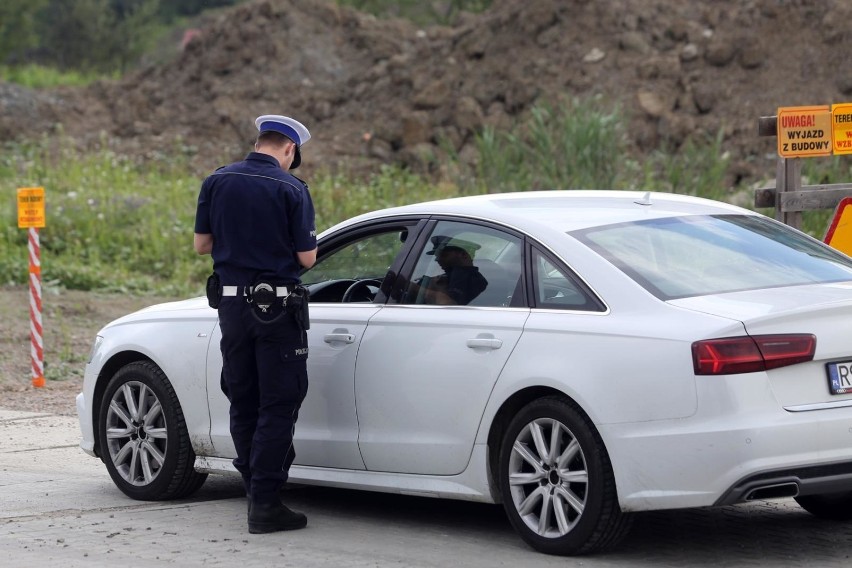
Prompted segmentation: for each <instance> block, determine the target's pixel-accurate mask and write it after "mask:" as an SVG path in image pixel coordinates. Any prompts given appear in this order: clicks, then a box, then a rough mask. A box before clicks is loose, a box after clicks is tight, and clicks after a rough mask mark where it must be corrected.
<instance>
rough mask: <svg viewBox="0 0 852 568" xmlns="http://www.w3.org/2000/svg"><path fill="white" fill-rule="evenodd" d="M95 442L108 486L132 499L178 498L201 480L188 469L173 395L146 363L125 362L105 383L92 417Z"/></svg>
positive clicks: (190, 462) (191, 461) (191, 456)
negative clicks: (95, 418)
mask: <svg viewBox="0 0 852 568" xmlns="http://www.w3.org/2000/svg"><path fill="white" fill-rule="evenodd" d="M98 441H99V445H100V455H101V459H102V460H103V461H104V463H105V464H106V466H107V471H109V475H110V477H112V480H113V482H114V483H115V484H116V486H118V488H119V489H121V491H122V492H124V493H125V494H126V495H127V496H128V497H132V498H133V499H139V500H145V501H159V500H165V499H179V498H181V497H185V496H187V495H189V494H191V493H193V492H194V491H196V490H197V489H198V488H199V487H201V485H202V484H203V483H204V480H205V479H206V478H207V474H201V473H198V472H196V471H195V469H194V465H195V452H193V451H192V445H191V444H190V441H189V434H188V433H187V430H186V423H185V421H184V417H183V412H182V411H181V407H180V403H179V402H178V398H177V395H176V394H175V391H174V389H173V388H172V385H171V384H170V383H169V381H168V379H167V378H166V375H165V374H164V373H163V371H162V370H160V368H159V367H157V366H156V365H154V364H153V363H151V362H147V361H139V362H136V363H130V364H128V365H126V366H124V367H122V368H121V369H120V370H119V371H118V372H117V373H116V374H115V375H114V376H113V378H112V379H111V380H110V382H109V384H108V385H107V388H106V391H105V392H104V396H103V398H102V399H101V407H100V412H99V414H98Z"/></svg>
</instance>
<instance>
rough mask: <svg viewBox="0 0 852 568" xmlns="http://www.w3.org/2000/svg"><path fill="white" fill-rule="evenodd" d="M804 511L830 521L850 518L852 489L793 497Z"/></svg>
mask: <svg viewBox="0 0 852 568" xmlns="http://www.w3.org/2000/svg"><path fill="white" fill-rule="evenodd" d="M795 499H796V503H798V504H799V506H801V507H802V509H804V510H805V511H807V512H808V513H810V514H811V515H813V516H815V517H819V518H820V519H828V520H830V521H849V520H852V491H845V492H842V493H826V494H824V495H806V496H804V497H795Z"/></svg>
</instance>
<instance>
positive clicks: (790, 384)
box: [669, 283, 852, 411]
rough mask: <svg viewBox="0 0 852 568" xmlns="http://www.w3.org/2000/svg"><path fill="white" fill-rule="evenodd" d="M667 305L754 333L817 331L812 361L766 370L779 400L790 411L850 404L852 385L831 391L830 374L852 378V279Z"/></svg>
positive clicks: (809, 332)
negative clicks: (735, 323)
mask: <svg viewBox="0 0 852 568" xmlns="http://www.w3.org/2000/svg"><path fill="white" fill-rule="evenodd" d="M669 303H670V304H672V305H674V306H678V307H681V308H686V309H690V310H694V311H699V312H703V313H708V314H714V315H718V316H722V317H728V318H731V319H736V320H739V321H741V322H742V323H743V326H744V327H745V329H746V332H747V333H748V334H749V335H752V336H757V335H773V334H813V335H814V336H816V338H817V343H816V353H815V355H814V359H813V361H809V362H806V363H799V364H795V365H791V366H788V367H782V368H779V369H773V370H770V371H767V372H766V375H767V377H768V378H769V381H770V384H771V387H772V391H773V393H774V394H775V396H776V398H777V400H778V402H779V403H780V404H781V406H783V407H784V408H786V409H787V410H791V411H799V410H815V409H819V408H825V407H831V406H835V405H838V404H843V405H845V404H847V403H849V404H852V388H850V389H849V392H845V393H843V392H840V393H838V394H832V392H831V389H830V383H831V380H830V376H829V374H830V373H831V372H834V373H835V380H836V381H840V382H841V383H844V382H845V381H849V382H852V372H850V370H852V333H850V331H852V283H834V284H819V285H808V286H791V287H783V288H772V289H762V290H751V291H745V292H732V293H726V294H718V295H712V296H698V297H693V298H681V299H677V300H671V301H669ZM844 363H846V365H844ZM832 369H833V370H832ZM841 386H844V385H843V384H841ZM845 386H852V384H845Z"/></svg>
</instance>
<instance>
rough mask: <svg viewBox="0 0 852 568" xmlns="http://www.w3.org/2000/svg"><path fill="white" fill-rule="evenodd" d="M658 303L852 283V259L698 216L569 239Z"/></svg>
mask: <svg viewBox="0 0 852 568" xmlns="http://www.w3.org/2000/svg"><path fill="white" fill-rule="evenodd" d="M571 234H572V235H573V236H575V237H576V238H578V239H579V240H580V241H581V242H583V243H585V244H586V245H587V246H589V247H590V248H592V249H593V250H595V251H596V252H597V253H598V254H600V255H601V256H603V257H604V258H606V259H607V260H609V261H610V262H612V263H613V264H614V265H615V266H617V267H618V268H619V269H621V270H622V271H623V272H624V273H625V274H627V275H628V276H630V277H631V278H633V279H634V280H635V281H636V282H637V283H639V284H640V285H642V286H643V287H645V288H646V289H647V290H648V291H649V292H651V293H652V294H654V295H655V296H657V297H658V298H661V299H664V300H669V299H676V298H685V297H690V296H701V295H706V294H720V293H724V292H734V291H741V290H756V289H760V288H772V287H779V286H795V285H801V284H813V283H824V282H841V281H847V280H852V260H850V259H849V258H848V257H846V256H844V255H842V254H840V253H838V252H837V251H835V250H833V249H831V248H830V247H828V246H826V245H823V244H822V243H820V242H818V241H816V240H814V239H811V238H809V237H807V236H805V235H803V234H801V233H799V232H797V231H794V230H792V229H790V228H789V227H787V226H785V225H783V224H781V223H776V222H774V221H772V220H770V219H764V218H761V217H756V216H751V215H712V216H704V215H693V216H686V217H674V218H664V219H651V220H647V221H639V222H635V223H620V224H616V225H609V226H605V227H595V228H592V229H585V230H582V231H575V232H572V233H571Z"/></svg>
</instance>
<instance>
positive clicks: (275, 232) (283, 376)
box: [194, 115, 317, 533]
mask: <svg viewBox="0 0 852 568" xmlns="http://www.w3.org/2000/svg"><path fill="white" fill-rule="evenodd" d="M255 125H256V126H257V128H258V131H259V132H258V136H257V141H256V143H255V151H254V152H251V153H249V154H248V156H247V157H246V158H245V160H243V161H241V162H236V163H234V164H231V165H229V166H225V167H222V168H219V169H218V170H216V171H215V172H214V173H213V174H211V175H210V176H209V177H208V178H207V179H205V180H204V182H203V184H202V186H201V192H200V194H199V196H198V208H197V212H196V217H195V239H194V245H195V250H196V252H198V254H212V256H213V270H214V274H213V276H211V280H210V281H208V297H209V299H210V302H211V306H213V307H218V310H219V325H220V327H221V330H222V341H221V349H222V390H223V391H224V393H225V395H226V396H227V397H228V399H229V400H230V403H231V410H230V417H231V437H232V438H233V440H234V446H235V447H236V450H237V457H236V459H235V460H234V467H236V469H237V470H238V471H239V472H240V473H241V474H242V476H243V482H244V484H245V488H246V494H247V495H248V497H249V506H248V511H249V512H248V527H249V532H251V533H266V532H274V531H282V530H291V529H298V528H302V527H304V526H305V525H306V524H307V518H306V517H305V515H303V514H302V513H297V512H294V511H291V510H290V509H289V508H287V507H286V506H285V505H284V504H283V503H282V502H281V499H280V496H279V491H280V489H281V487H282V486H283V485H284V483H285V482H286V480H287V476H288V470H289V468H290V465H291V464H292V463H293V459H294V457H295V452H294V450H293V429H294V427H295V424H296V419H297V417H298V412H299V407H300V406H301V403H302V400H304V398H305V394H306V392H307V388H308V377H307V363H306V359H307V353H308V347H307V333H306V329H307V322H306V321H305V318H302V317H300V315H302V314H303V313H304V312H301V311H300V310H299V306H300V303H301V301H302V300H305V302H306V298H305V297H304V295H303V294H302V293H303V291H304V289H303V288H301V287H300V286H298V284H299V271H300V269H301V268H302V267H305V268H310V267H311V266H312V265H313V264H314V262H315V261H316V253H317V249H316V229H315V226H314V206H313V202H312V200H311V196H310V193H309V192H308V187H307V185H306V184H305V183H304V182H302V181H301V180H300V179H298V178H297V177H295V176H293V175H292V174H290V173H289V171H288V170H291V169H294V168H297V167H298V166H299V164H300V163H301V148H302V146H303V145H304V144H305V143H306V142H307V141H308V140H310V137H311V135H310V132H308V129H307V128H306V127H305V126H304V125H303V124H302V123H300V122H298V121H297V120H294V119H292V118H290V117H287V116H280V115H264V116H261V117H258V118H257V120H256V121H255ZM305 307H306V304H305Z"/></svg>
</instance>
